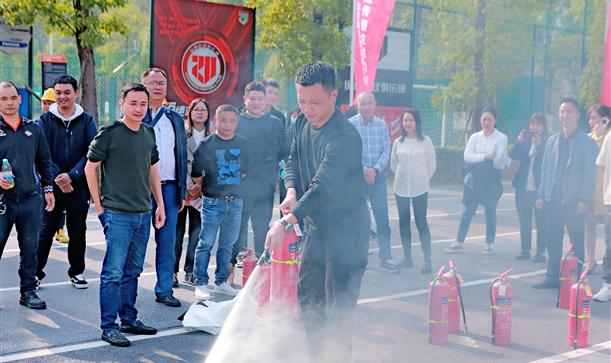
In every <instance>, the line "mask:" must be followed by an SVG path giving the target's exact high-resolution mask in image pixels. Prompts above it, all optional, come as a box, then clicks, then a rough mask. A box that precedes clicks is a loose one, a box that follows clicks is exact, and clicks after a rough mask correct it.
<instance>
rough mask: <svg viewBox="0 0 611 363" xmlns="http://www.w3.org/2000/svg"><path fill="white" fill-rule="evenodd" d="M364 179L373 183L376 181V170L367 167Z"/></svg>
mask: <svg viewBox="0 0 611 363" xmlns="http://www.w3.org/2000/svg"><path fill="white" fill-rule="evenodd" d="M363 179H365V182H366V183H367V184H373V183H374V182H375V181H376V170H375V169H374V168H367V169H365V171H364V172H363Z"/></svg>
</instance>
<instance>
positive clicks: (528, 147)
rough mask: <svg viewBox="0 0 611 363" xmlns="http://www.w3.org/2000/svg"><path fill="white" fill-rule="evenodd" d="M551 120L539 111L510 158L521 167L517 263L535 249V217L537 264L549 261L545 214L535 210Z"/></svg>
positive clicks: (516, 181) (517, 182)
mask: <svg viewBox="0 0 611 363" xmlns="http://www.w3.org/2000/svg"><path fill="white" fill-rule="evenodd" d="M547 137H548V132H547V119H546V118H545V115H544V114H542V113H540V112H535V113H533V114H532V116H530V119H529V120H528V128H527V129H524V130H522V131H520V134H519V135H518V139H517V140H516V143H515V145H514V146H513V148H512V149H511V153H510V154H509V157H511V159H513V160H517V161H518V162H519V163H520V164H519V166H518V170H517V171H516V173H515V175H514V176H513V181H512V185H513V187H514V188H515V200H516V210H517V212H518V219H519V220H520V241H521V250H520V253H519V254H518V255H517V256H516V260H528V259H530V250H531V246H532V219H533V212H534V214H535V224H536V227H537V249H536V251H537V252H536V253H535V255H534V256H533V259H532V260H533V262H545V238H544V236H543V234H544V232H545V228H544V225H543V223H544V218H543V211H542V210H541V209H538V208H535V201H536V200H537V189H538V188H539V182H540V180H541V161H542V160H543V151H544V150H545V143H546V142H547Z"/></svg>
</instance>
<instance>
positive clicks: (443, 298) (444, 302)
mask: <svg viewBox="0 0 611 363" xmlns="http://www.w3.org/2000/svg"><path fill="white" fill-rule="evenodd" d="M441 303H442V304H444V305H446V304H447V303H448V297H447V296H442V297H441Z"/></svg>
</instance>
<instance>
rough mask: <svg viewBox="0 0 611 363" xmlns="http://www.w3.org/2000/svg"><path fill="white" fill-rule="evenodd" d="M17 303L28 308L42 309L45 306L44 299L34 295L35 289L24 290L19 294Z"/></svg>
mask: <svg viewBox="0 0 611 363" xmlns="http://www.w3.org/2000/svg"><path fill="white" fill-rule="evenodd" d="M19 304H21V305H23V306H27V307H29V308H30V309H36V310H43V309H46V308H47V304H46V303H45V301H44V300H43V299H41V298H39V297H38V295H36V291H33V290H32V291H26V292H24V293H23V294H21V297H20V298H19Z"/></svg>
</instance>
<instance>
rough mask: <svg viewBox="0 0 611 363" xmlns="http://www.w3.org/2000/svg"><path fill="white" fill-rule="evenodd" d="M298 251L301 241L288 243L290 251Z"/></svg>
mask: <svg viewBox="0 0 611 363" xmlns="http://www.w3.org/2000/svg"><path fill="white" fill-rule="evenodd" d="M299 251H301V241H296V242H293V243H290V244H289V252H290V253H294V252H299Z"/></svg>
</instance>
